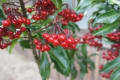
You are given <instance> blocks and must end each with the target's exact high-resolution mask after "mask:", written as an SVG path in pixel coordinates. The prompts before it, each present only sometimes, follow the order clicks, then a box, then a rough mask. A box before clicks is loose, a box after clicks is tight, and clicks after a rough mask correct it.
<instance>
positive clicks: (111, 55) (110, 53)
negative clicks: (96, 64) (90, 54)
mask: <svg viewBox="0 0 120 80" xmlns="http://www.w3.org/2000/svg"><path fill="white" fill-rule="evenodd" d="M118 56H119V51H118V50H107V51H106V52H103V54H102V58H103V59H105V60H107V61H111V60H114V59H116V58H117V57H118Z"/></svg>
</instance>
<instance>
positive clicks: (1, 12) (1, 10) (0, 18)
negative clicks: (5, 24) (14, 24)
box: [0, 6, 5, 25]
mask: <svg viewBox="0 0 120 80" xmlns="http://www.w3.org/2000/svg"><path fill="white" fill-rule="evenodd" d="M4 19H5V14H4V11H3V9H2V7H1V6H0V25H1V24H2V20H4Z"/></svg>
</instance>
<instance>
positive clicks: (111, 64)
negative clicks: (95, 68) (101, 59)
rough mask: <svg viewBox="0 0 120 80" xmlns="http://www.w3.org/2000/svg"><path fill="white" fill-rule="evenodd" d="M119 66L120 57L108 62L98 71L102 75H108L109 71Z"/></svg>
mask: <svg viewBox="0 0 120 80" xmlns="http://www.w3.org/2000/svg"><path fill="white" fill-rule="evenodd" d="M118 66H120V57H118V58H116V59H115V60H113V61H111V62H108V63H107V64H105V66H104V68H103V69H102V70H101V71H100V72H103V73H108V72H110V70H112V69H114V68H116V67H118Z"/></svg>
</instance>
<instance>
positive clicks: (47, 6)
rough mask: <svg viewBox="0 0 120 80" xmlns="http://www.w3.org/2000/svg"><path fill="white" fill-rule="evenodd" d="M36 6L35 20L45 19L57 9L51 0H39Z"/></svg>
mask: <svg viewBox="0 0 120 80" xmlns="http://www.w3.org/2000/svg"><path fill="white" fill-rule="evenodd" d="M34 7H35V8H34V11H35V15H33V16H32V19H34V20H44V19H46V18H47V16H49V15H51V14H53V13H54V12H55V10H56V9H57V8H56V7H55V5H54V4H53V2H52V1H51V0H38V1H37V2H36V3H35V6H34ZM31 11H32V9H29V10H28V12H31Z"/></svg>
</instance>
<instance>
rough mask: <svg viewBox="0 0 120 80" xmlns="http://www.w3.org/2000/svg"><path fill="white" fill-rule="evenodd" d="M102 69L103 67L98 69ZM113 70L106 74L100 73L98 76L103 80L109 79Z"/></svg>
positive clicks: (100, 66)
mask: <svg viewBox="0 0 120 80" xmlns="http://www.w3.org/2000/svg"><path fill="white" fill-rule="evenodd" d="M103 68H104V65H99V69H100V70H102V69H103ZM112 72H113V70H111V71H110V72H108V73H101V74H100V75H101V76H102V77H104V78H107V79H109V78H110V77H111V74H112Z"/></svg>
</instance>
